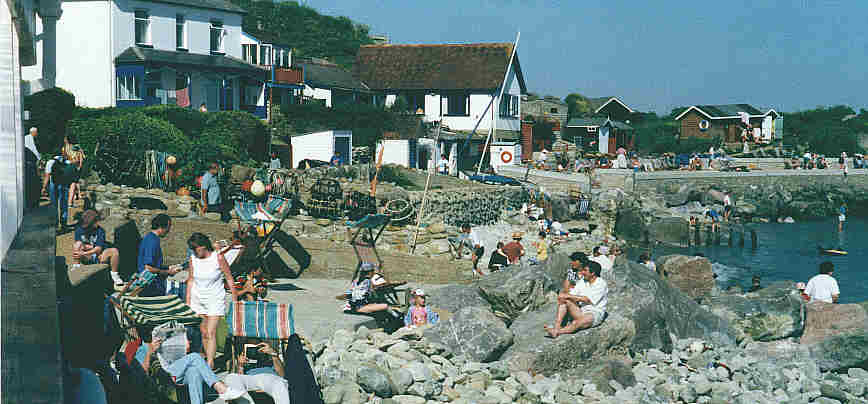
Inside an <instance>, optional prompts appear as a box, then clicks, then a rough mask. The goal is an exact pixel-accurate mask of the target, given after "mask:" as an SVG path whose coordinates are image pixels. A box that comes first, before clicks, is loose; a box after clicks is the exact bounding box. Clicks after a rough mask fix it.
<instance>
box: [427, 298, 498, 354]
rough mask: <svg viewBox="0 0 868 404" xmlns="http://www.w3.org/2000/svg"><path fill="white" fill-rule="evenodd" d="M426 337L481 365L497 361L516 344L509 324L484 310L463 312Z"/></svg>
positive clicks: (474, 309) (472, 309) (475, 309)
mask: <svg viewBox="0 0 868 404" xmlns="http://www.w3.org/2000/svg"><path fill="white" fill-rule="evenodd" d="M425 338H427V339H428V340H429V341H432V342H437V343H440V344H443V345H444V346H446V347H449V349H451V350H452V353H453V354H456V355H460V354H463V355H467V357H468V358H470V359H471V360H474V361H477V362H491V361H495V360H497V359H498V358H499V357H500V355H501V354H502V353H503V351H505V350H506V349H507V348H508V347H509V346H510V345H512V341H513V335H512V331H510V330H509V329H508V328H506V324H504V323H503V321H502V320H500V319H499V318H497V317H496V316H495V315H494V314H493V313H492V312H491V311H490V310H488V309H487V308H483V307H466V308H463V309H461V310H459V311H458V312H456V313H455V315H454V316H453V317H452V318H450V319H448V320H445V321H441V322H440V323H438V324H437V325H435V326H433V327H431V328H429V329H428V330H426V331H425Z"/></svg>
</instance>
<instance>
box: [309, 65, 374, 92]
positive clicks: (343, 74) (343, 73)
mask: <svg viewBox="0 0 868 404" xmlns="http://www.w3.org/2000/svg"><path fill="white" fill-rule="evenodd" d="M293 65H294V66H297V67H301V68H302V69H303V70H304V82H305V83H307V84H310V85H311V86H312V87H328V88H340V89H346V90H360V91H368V90H370V89H369V88H368V86H367V85H365V83H363V82H361V81H359V79H357V78H356V77H355V76H353V74H352V73H351V72H349V71H347V70H344V69H342V68H340V67H338V66H337V65H334V64H325V63H316V62H312V61H304V62H300V63H294V64H293Z"/></svg>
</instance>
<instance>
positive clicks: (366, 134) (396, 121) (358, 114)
mask: <svg viewBox="0 0 868 404" xmlns="http://www.w3.org/2000/svg"><path fill="white" fill-rule="evenodd" d="M281 111H282V113H283V115H284V116H285V117H286V120H287V125H288V126H290V127H291V128H292V131H294V132H295V133H309V132H318V131H322V130H330V129H341V130H344V129H346V130H352V131H353V146H373V145H375V144H376V143H377V141H378V140H380V138H382V136H383V132H385V131H394V130H399V129H400V130H403V129H407V128H410V127H414V125H418V122H417V120H418V118H417V117H416V116H415V115H406V114H403V113H396V112H393V111H392V110H389V109H386V108H383V107H380V106H376V105H370V104H344V105H336V106H335V107H333V108H328V107H326V106H324V105H319V104H314V103H309V104H290V105H285V106H284V107H283V108H282V110H281Z"/></svg>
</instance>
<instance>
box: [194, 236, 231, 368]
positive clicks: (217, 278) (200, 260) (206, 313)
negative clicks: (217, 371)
mask: <svg viewBox="0 0 868 404" xmlns="http://www.w3.org/2000/svg"><path fill="white" fill-rule="evenodd" d="M187 245H188V246H189V247H190V249H191V250H193V255H191V256H190V271H189V272H188V273H189V276H188V277H187V305H189V306H190V308H191V309H193V311H194V312H196V314H198V315H199V317H202V324H201V325H200V329H201V331H202V345H203V347H204V348H205V357H206V361H207V362H208V366H209V367H211V368H212V369H213V368H214V356H216V354H217V323H218V322H219V321H220V320H221V317H223V316H224V315H225V314H226V290H225V289H224V287H223V282H224V280H225V282H226V283H228V284H229V290H230V291H232V300H235V299H236V294H235V293H236V292H235V283H234V282H233V280H232V273H231V272H229V263H227V262H226V258H224V257H223V255H222V254H219V253H217V252H214V247H213V246H212V245H211V240H209V239H208V237H207V236H205V235H204V234H202V233H193V234H192V235H190V239H189V240H187Z"/></svg>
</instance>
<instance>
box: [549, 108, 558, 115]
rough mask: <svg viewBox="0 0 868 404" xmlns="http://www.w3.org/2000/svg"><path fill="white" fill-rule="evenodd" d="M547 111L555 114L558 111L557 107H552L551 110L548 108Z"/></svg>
mask: <svg viewBox="0 0 868 404" xmlns="http://www.w3.org/2000/svg"><path fill="white" fill-rule="evenodd" d="M549 113H552V114H557V113H558V109H557V108H552V109H551V110H549Z"/></svg>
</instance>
